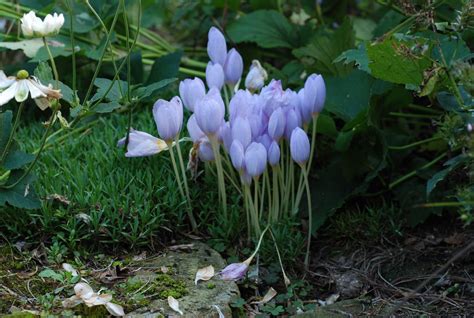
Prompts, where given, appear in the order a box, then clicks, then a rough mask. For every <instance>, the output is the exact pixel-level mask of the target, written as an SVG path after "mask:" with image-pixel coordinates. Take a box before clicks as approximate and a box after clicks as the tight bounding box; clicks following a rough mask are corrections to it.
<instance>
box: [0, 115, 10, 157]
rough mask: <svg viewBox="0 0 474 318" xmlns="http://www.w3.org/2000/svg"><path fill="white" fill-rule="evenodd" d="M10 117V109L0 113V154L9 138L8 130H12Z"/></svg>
mask: <svg viewBox="0 0 474 318" xmlns="http://www.w3.org/2000/svg"><path fill="white" fill-rule="evenodd" d="M12 118H13V113H12V111H11V110H7V111H6V112H4V113H0V156H1V155H2V154H3V152H4V151H5V146H6V145H7V143H8V139H9V138H10V132H11V130H12Z"/></svg>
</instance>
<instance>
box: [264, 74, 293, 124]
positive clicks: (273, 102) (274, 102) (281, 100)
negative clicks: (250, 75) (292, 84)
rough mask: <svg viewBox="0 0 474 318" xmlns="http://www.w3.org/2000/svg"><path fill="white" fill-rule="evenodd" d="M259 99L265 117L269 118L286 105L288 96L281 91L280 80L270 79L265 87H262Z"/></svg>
mask: <svg viewBox="0 0 474 318" xmlns="http://www.w3.org/2000/svg"><path fill="white" fill-rule="evenodd" d="M260 99H261V103H262V104H263V111H264V112H265V114H266V115H267V116H271V114H272V113H273V112H274V111H275V110H276V109H277V108H280V107H284V106H286V105H287V104H288V94H287V93H286V92H285V91H284V90H283V88H282V86H281V81H280V80H274V79H272V80H271V81H270V83H269V84H268V85H267V86H265V87H263V88H262V91H261V93H260Z"/></svg>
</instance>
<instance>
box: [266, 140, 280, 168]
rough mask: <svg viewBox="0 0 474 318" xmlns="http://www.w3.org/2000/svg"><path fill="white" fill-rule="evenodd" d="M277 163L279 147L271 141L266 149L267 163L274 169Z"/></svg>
mask: <svg viewBox="0 0 474 318" xmlns="http://www.w3.org/2000/svg"><path fill="white" fill-rule="evenodd" d="M279 161H280V147H279V146H278V144H277V143H276V142H275V141H273V142H272V143H271V145H270V147H269V148H268V163H269V164H270V165H271V166H272V167H274V166H276V165H278V163H279Z"/></svg>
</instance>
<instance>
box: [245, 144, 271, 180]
mask: <svg viewBox="0 0 474 318" xmlns="http://www.w3.org/2000/svg"><path fill="white" fill-rule="evenodd" d="M266 166H267V149H265V146H264V145H262V144H260V143H256V142H252V143H251V144H250V145H249V146H248V148H247V150H246V151H245V169H246V171H247V173H248V174H249V175H250V176H251V177H253V178H256V177H258V176H260V175H261V174H262V173H263V172H264V171H265V168H266Z"/></svg>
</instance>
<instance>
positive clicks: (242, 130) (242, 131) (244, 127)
mask: <svg viewBox="0 0 474 318" xmlns="http://www.w3.org/2000/svg"><path fill="white" fill-rule="evenodd" d="M231 128H232V139H234V140H238V141H240V143H241V144H242V146H243V147H244V149H245V148H247V146H248V145H249V144H250V142H251V141H252V129H251V128H250V123H249V121H248V120H247V119H246V118H242V117H237V119H236V120H235V121H234V122H233V123H232V125H231Z"/></svg>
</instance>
